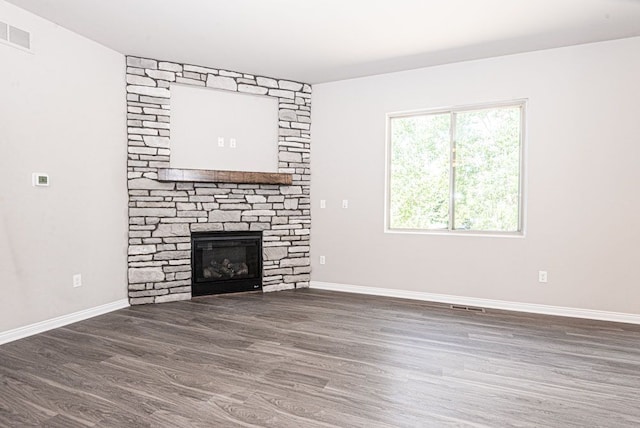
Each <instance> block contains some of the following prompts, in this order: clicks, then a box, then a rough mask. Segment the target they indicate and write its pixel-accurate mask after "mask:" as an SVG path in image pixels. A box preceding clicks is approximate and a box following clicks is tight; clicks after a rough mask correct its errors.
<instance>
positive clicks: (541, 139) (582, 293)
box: [311, 38, 640, 314]
mask: <svg viewBox="0 0 640 428" xmlns="http://www.w3.org/2000/svg"><path fill="white" fill-rule="evenodd" d="M638 76H640V38H632V39H625V40H618V41H611V42H605V43H597V44H590V45H582V46H576V47H569V48H562V49H554V50H547V51H539V52H534V53H528V54H521V55H513V56H506V57H500V58H492V59H487V60H479V61H472V62H465V63H458V64H452V65H447V66H440V67H432V68H425V69H419V70H413V71H408V72H401V73H393V74H386V75H379V76H374V77H368V78H360V79H354V80H347V81H341V82H334V83H326V84H320V85H315V86H314V92H313V120H312V122H313V133H314V141H313V149H312V155H311V161H312V163H313V168H314V173H313V180H312V192H311V194H312V196H313V209H312V218H313V228H312V233H311V242H312V260H313V263H314V264H313V273H312V280H313V281H322V282H332V283H342V284H351V285H365V286H373V287H382V288H391V289H403V290H412V291H424V292H429V293H438V294H449V295H457V296H465V297H476V298H486V299H497V300H506V301H513V302H523V303H537V304H546V305H554V306H564V307H574V308H581V309H596V310H603V311H613V312H625V313H632V314H640V287H639V286H638V285H639V284H640V270H639V269H638V263H639V262H640V222H639V221H638V218H639V216H640V189H639V188H638V186H639V183H640V143H639V141H640V140H639V138H640V109H639V108H638V102H639V100H640V78H638ZM519 98H527V99H528V100H529V102H528V108H527V113H528V118H527V126H528V138H527V156H526V166H527V173H526V176H527V186H526V237H524V238H490V237H459V236H441V235H440V236H439V235H402V234H388V233H384V232H383V230H384V225H383V213H384V186H385V182H384V170H385V113H387V112H393V111H400V110H410V109H419V108H432V107H442V106H456V105H465V104H475V103H483V102H492V101H502V100H510V99H519ZM320 199H326V200H327V208H326V209H320V208H319V200H320ZM342 199H348V200H349V208H348V209H346V210H345V209H341V208H340V207H339V204H340V201H341V200H342ZM320 255H325V256H326V264H325V265H319V264H318V257H319V256H320ZM538 270H548V272H549V283H548V284H546V285H543V284H539V283H538V282H537V277H538V274H537V273H538Z"/></svg>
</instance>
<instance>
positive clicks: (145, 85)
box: [127, 56, 311, 305]
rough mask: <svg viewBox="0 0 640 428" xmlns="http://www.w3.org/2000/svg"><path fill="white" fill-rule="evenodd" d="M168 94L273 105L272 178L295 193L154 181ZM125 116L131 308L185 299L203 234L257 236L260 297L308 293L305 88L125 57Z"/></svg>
mask: <svg viewBox="0 0 640 428" xmlns="http://www.w3.org/2000/svg"><path fill="white" fill-rule="evenodd" d="M172 84H182V85H193V86H202V87H209V88H215V89H221V90H227V91H233V92H243V93H248V94H258V95H264V96H270V97H274V98H277V99H278V103H279V104H278V105H279V137H278V141H277V144H278V172H282V173H290V174H292V175H293V183H292V185H290V186H282V185H266V184H233V183H231V184H229V183H191V182H188V183H184V182H178V183H174V182H162V181H158V179H157V178H158V168H169V159H170V156H171V139H170V131H171V130H170V124H171V121H170V118H171V85H172ZM127 112H128V113H127V130H128V131H127V135H128V167H127V174H128V180H127V181H128V189H129V247H128V268H129V269H128V277H129V301H130V303H131V304H132V305H136V304H145V303H160V302H168V301H175V300H185V299H190V298H191V233H192V232H201V231H202V232H206V231H238V230H250V231H262V233H263V269H264V270H263V290H264V291H275V290H282V289H291V288H297V287H308V286H309V276H310V272H311V267H310V260H309V233H310V227H311V214H310V209H311V206H310V199H309V184H310V168H309V152H310V144H311V133H310V128H311V86H310V85H308V84H304V83H299V82H293V81H289V80H279V79H273V78H269V77H262V76H254V75H250V74H244V73H238V72H234V71H228V70H219V69H213V68H206V67H198V66H194V65H188V64H179V63H174V62H167V61H157V60H153V59H146V58H138V57H131V56H129V57H127ZM247 126H251V123H247ZM274 144H275V142H274Z"/></svg>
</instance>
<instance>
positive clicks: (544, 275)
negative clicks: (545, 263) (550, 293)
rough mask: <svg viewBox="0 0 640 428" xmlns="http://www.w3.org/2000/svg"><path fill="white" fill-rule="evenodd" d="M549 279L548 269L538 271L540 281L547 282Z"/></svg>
mask: <svg viewBox="0 0 640 428" xmlns="http://www.w3.org/2000/svg"><path fill="white" fill-rule="evenodd" d="M547 279H548V277H547V271H546V270H539V271H538V282H542V283H546V282H547Z"/></svg>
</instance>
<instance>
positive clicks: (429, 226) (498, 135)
mask: <svg viewBox="0 0 640 428" xmlns="http://www.w3.org/2000/svg"><path fill="white" fill-rule="evenodd" d="M523 123H524V102H512V103H509V104H501V105H495V104H494V105H491V106H481V107H473V108H453V109H446V110H437V111H425V112H415V113H400V114H390V115H388V150H389V165H388V168H389V170H388V175H387V177H388V183H387V185H388V195H387V196H388V199H387V209H388V211H387V228H388V229H389V230H400V231H402V230H406V231H412V230H413V231H450V232H482V233H507V234H509V233H510V234H516V233H519V232H521V231H522V214H521V213H522V175H523V174H522V153H523V134H524V133H523V128H524V126H523Z"/></svg>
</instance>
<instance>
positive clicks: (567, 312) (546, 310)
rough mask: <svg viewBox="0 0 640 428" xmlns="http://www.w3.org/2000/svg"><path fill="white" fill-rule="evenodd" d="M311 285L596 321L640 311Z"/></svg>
mask: <svg viewBox="0 0 640 428" xmlns="http://www.w3.org/2000/svg"><path fill="white" fill-rule="evenodd" d="M310 285H311V288H317V289H319V290H331V291H342V292H345V293H357V294H370V295H373V296H386V297H397V298H401V299H411V300H423V301H427V302H438V303H446V304H450V305H464V306H476V307H481V308H491V309H501V310H505V311H515V312H527V313H532V314H543V315H556V316H561V317H571V318H585V319H592V320H599V321H612V322H622V323H628V324H640V314H627V313H621V312H606V311H598V310H594V309H580V308H567V307H562V306H548V305H539V304H536V303H522V302H509V301H505V300H491V299H481V298H477V297H462V296H451V295H448V294H433V293H425V292H423V291H409V290H395V289H391V288H378V287H367V286H363V285H350V284H337V283H333V282H319V281H311V284H310Z"/></svg>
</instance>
